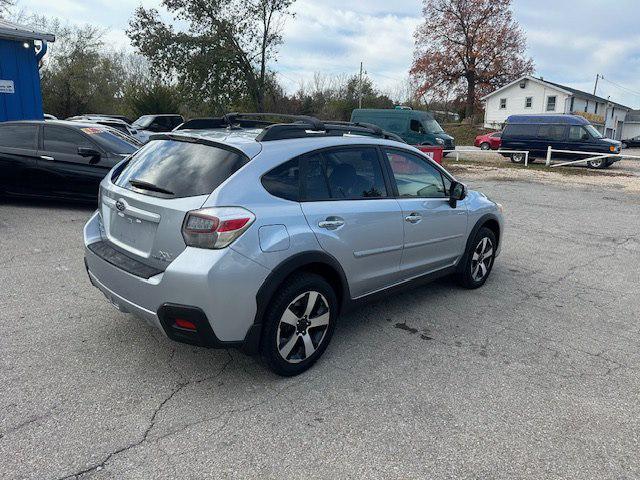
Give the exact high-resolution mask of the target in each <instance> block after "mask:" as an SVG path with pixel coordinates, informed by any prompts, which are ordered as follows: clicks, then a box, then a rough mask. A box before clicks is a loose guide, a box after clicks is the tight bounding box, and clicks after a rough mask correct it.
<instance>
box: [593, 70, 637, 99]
mask: <svg viewBox="0 0 640 480" xmlns="http://www.w3.org/2000/svg"><path fill="white" fill-rule="evenodd" d="M600 80H604V81H605V82H607V83H610V84H611V85H613V86H615V87H618V88H621V89H622V90H626V91H627V92H629V93H633V94H634V95H638V96H639V97H640V92H637V91H635V90H631V89H630V88H627V87H624V86H622V85H620V84H617V83H615V82H612V81H611V80H609V79H607V78H604V77H603V76H602V75H600Z"/></svg>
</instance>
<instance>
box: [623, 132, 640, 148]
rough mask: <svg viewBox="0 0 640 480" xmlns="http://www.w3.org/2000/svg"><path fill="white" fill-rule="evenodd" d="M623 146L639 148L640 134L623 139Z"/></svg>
mask: <svg viewBox="0 0 640 480" xmlns="http://www.w3.org/2000/svg"><path fill="white" fill-rule="evenodd" d="M622 146H623V147H624V148H638V147H640V135H638V136H637V137H633V138H628V139H627V140H623V141H622Z"/></svg>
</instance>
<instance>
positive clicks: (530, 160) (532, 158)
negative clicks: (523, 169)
mask: <svg viewBox="0 0 640 480" xmlns="http://www.w3.org/2000/svg"><path fill="white" fill-rule="evenodd" d="M532 163H536V159H535V158H534V157H532V156H529V160H527V164H528V165H531V164H532Z"/></svg>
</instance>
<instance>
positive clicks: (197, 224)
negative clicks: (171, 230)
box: [182, 207, 256, 249]
mask: <svg viewBox="0 0 640 480" xmlns="http://www.w3.org/2000/svg"><path fill="white" fill-rule="evenodd" d="M255 219H256V217H255V215H254V214H253V213H251V212H250V211H249V210H245V209H244V208H240V207H215V208H203V209H201V210H193V211H191V212H189V213H187V216H186V218H185V219H184V223H183V225H182V237H183V238H184V242H185V243H186V244H187V246H189V247H197V248H210V249H219V248H225V247H228V246H229V245H231V244H232V243H233V242H234V241H235V240H236V238H238V237H239V236H240V235H242V234H243V233H244V232H245V231H246V230H247V229H248V228H249V227H250V226H251V224H252V223H253V221H254V220H255Z"/></svg>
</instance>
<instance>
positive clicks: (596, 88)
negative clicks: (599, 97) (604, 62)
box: [593, 73, 604, 95]
mask: <svg viewBox="0 0 640 480" xmlns="http://www.w3.org/2000/svg"><path fill="white" fill-rule="evenodd" d="M600 77H602V75H600V74H599V73H596V84H595V85H594V86H593V94H594V95H595V94H596V90H598V79H599V78H600ZM602 78H604V77H602Z"/></svg>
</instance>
